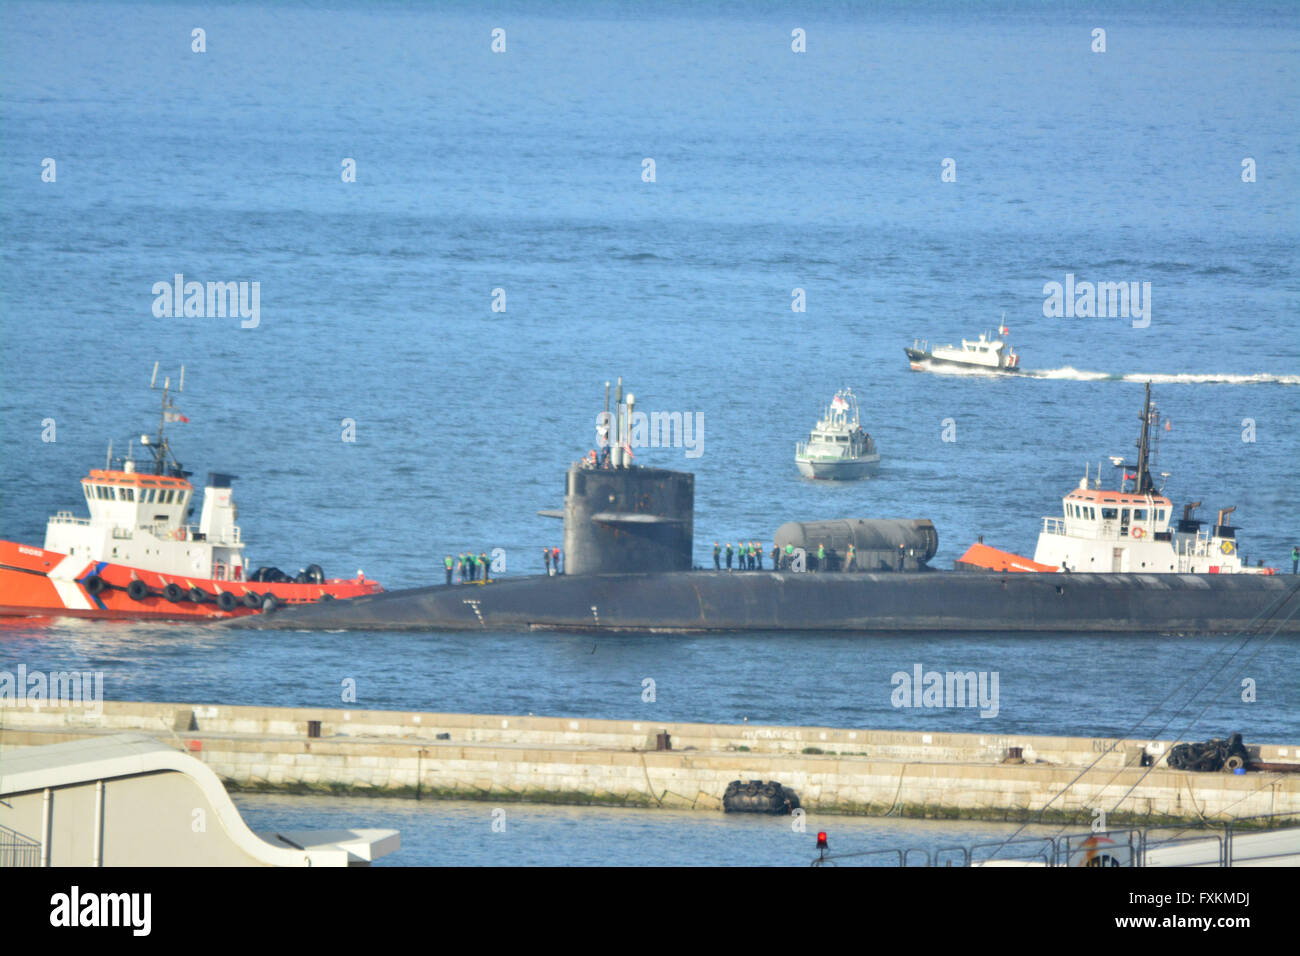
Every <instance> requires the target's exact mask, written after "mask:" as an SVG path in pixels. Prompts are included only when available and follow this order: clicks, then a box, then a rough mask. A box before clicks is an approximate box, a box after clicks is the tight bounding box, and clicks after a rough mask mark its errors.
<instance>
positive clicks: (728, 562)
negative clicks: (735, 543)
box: [727, 541, 731, 571]
mask: <svg viewBox="0 0 1300 956" xmlns="http://www.w3.org/2000/svg"><path fill="white" fill-rule="evenodd" d="M727 570H728V571H730V570H731V542H730V541H728V542H727Z"/></svg>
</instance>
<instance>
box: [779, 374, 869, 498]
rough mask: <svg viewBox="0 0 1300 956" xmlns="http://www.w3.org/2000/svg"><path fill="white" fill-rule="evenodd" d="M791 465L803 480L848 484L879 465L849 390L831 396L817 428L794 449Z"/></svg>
mask: <svg viewBox="0 0 1300 956" xmlns="http://www.w3.org/2000/svg"><path fill="white" fill-rule="evenodd" d="M794 462H795V464H796V465H798V466H799V474H801V475H803V476H804V477H805V478H828V479H834V480H838V481H852V480H853V479H856V478H865V477H867V476H868V475H870V474H872V473H873V472H874V471H875V470H876V467H877V466H878V465H879V464H880V453H879V452H878V451H876V443H875V442H874V441H872V439H871V436H870V435H868V434H867V433H866V432H865V431H863V429H862V425H861V423H860V422H859V420H858V399H857V396H855V395H854V394H853V392H852V391H850V390H849V389H847V388H846V389H842V390H841V391H838V392H836V393H835V398H833V399H832V400H831V403H830V405H829V406H827V408H826V411H825V413H824V414H823V416H822V418H821V420H820V421H818V422H817V427H816V428H814V429H813V430H812V434H810V435H809V436H808V440H807V441H805V442H799V443H798V444H797V445H795V448H794Z"/></svg>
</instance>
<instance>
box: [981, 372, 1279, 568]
mask: <svg viewBox="0 0 1300 956" xmlns="http://www.w3.org/2000/svg"><path fill="white" fill-rule="evenodd" d="M1156 417H1157V416H1156V408H1155V406H1154V405H1153V404H1152V403H1151V383H1150V382H1148V383H1147V387H1146V403H1145V405H1144V406H1143V410H1142V433H1141V435H1140V436H1139V437H1138V440H1137V449H1138V456H1137V464H1136V465H1130V464H1126V463H1125V462H1124V460H1123V458H1112V459H1111V462H1112V463H1113V464H1114V465H1115V467H1116V468H1122V469H1123V472H1122V474H1123V476H1124V477H1123V478H1122V479H1121V481H1120V487H1119V489H1118V490H1110V489H1105V488H1102V487H1101V476H1100V470H1099V474H1098V476H1097V478H1096V479H1091V480H1090V478H1089V476H1088V475H1087V474H1086V473H1085V475H1084V477H1083V478H1081V479H1080V480H1079V486H1078V487H1077V488H1075V489H1073V490H1072V491H1070V492H1069V493H1068V494H1067V495H1066V496H1065V497H1064V498H1063V499H1062V500H1061V503H1062V506H1063V507H1062V511H1063V514H1062V516H1061V517H1059V518H1057V517H1046V518H1044V519H1043V530H1042V532H1041V533H1040V534H1039V535H1038V547H1037V548H1036V549H1035V550H1034V557H1033V560H1030V559H1029V558H1025V557H1022V556H1021V555H1018V554H1011V553H1009V552H1006V551H999V550H998V549H997V548H991V547H989V546H988V545H985V544H974V545H971V547H970V549H969V550H968V551H967V552H966V553H965V554H964V555H962V556H961V558H960V559H959V560H958V562H957V566H958V567H959V568H969V569H975V570H990V571H1083V572H1089V571H1095V572H1107V573H1110V572H1136V573H1140V574H1274V573H1276V572H1275V569H1273V568H1264V567H1257V568H1252V567H1249V566H1248V565H1246V564H1245V563H1243V562H1242V560H1241V556H1240V555H1239V554H1238V552H1237V529H1236V528H1234V527H1232V526H1231V525H1229V524H1228V516H1229V515H1231V514H1232V512H1233V511H1235V510H1236V509H1235V507H1234V508H1223V509H1221V510H1220V511H1219V514H1218V520H1217V521H1216V522H1215V524H1214V525H1213V526H1212V527H1211V528H1209V529H1208V530H1202V528H1201V524H1202V522H1200V521H1198V520H1196V519H1195V518H1193V517H1192V513H1193V512H1194V511H1195V510H1196V509H1197V508H1198V507H1200V504H1201V503H1200V502H1199V501H1197V502H1194V503H1192V504H1189V505H1186V506H1185V507H1184V508H1183V516H1182V518H1181V519H1179V520H1177V521H1175V519H1174V516H1173V508H1174V506H1173V502H1171V501H1170V500H1169V499H1168V498H1166V497H1165V496H1164V494H1162V493H1161V492H1160V491H1158V490H1157V489H1156V487H1155V482H1153V481H1152V480H1151V472H1150V467H1151V465H1152V464H1153V459H1154V454H1155V453H1154V450H1153V447H1152V443H1151V426H1152V424H1153V423H1154V422H1155V421H1156Z"/></svg>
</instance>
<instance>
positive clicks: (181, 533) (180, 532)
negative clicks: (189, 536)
mask: <svg viewBox="0 0 1300 956" xmlns="http://www.w3.org/2000/svg"><path fill="white" fill-rule="evenodd" d="M176 540H177V541H184V540H185V529H184V528H177V529H176Z"/></svg>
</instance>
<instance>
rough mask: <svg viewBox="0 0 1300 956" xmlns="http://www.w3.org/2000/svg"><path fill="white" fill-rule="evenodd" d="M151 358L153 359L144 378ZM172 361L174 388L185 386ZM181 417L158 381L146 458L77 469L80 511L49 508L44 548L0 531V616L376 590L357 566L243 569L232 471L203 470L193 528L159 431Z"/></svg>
mask: <svg viewBox="0 0 1300 956" xmlns="http://www.w3.org/2000/svg"><path fill="white" fill-rule="evenodd" d="M157 375H158V366H157V365H155V366H154V381H151V382H150V387H153V386H154V382H156V380H157ZM184 382H185V370H184V369H183V368H182V369H181V379H180V382H179V383H178V389H177V390H178V391H180V390H181V389H183V388H184ZM177 421H188V419H186V418H185V417H184V416H182V415H181V414H180V412H179V411H177V409H176V407H175V405H174V404H173V402H172V399H171V380H170V379H167V380H165V381H164V383H163V389H162V412H161V415H160V416H159V420H158V435H157V437H156V438H155V439H152V440H151V439H150V438H149V436H148V435H142V436H141V437H140V442H141V444H142V445H144V447H145V448H146V449H147V450H148V451H149V452H150V453H151V456H152V461H146V462H145V463H144V464H145V467H143V468H141V467H139V466H138V463H137V462H136V461H135V460H134V458H132V457H127V458H119V459H117V461H116V464H117V467H116V468H114V467H113V464H114V460H113V457H112V445H111V444H110V445H109V460H108V461H107V462H106V463H105V465H106V467H104V468H102V469H99V468H93V469H91V471H90V474H89V475H88V476H87V477H85V478H83V479H81V489H82V493H83V495H84V496H85V499H86V503H87V505H88V507H89V509H90V517H89V518H78V517H75V516H74V515H73V514H72V512H71V511H60V512H58V513H57V514H56V515H54V517H52V518H50V520H49V523H48V525H47V526H46V531H45V546H44V547H43V548H37V547H33V546H31V545H25V544H18V543H16V542H13V541H3V540H0V615H22V616H42V617H44V616H48V617H67V616H72V617H90V618H155V619H192V618H226V617H237V616H240V615H246V614H257V613H259V612H260V611H262V610H263V609H265V608H269V607H274V606H279V605H282V604H306V603H311V602H313V601H319V600H322V599H330V598H350V597H358V596H360V595H363V594H373V593H376V592H378V591H381V590H383V589H382V588H381V587H380V586H379V584H378V582H376V581H370V580H367V579H366V577H365V576H364V575H363V574H362V573H361V572H360V571H358V572H357V576H356V577H355V578H340V579H328V580H327V579H326V578H325V575H324V574H323V573H322V572H321V569H320V567H319V565H315V564H313V565H311V566H309V567H308V568H307V569H305V570H304V571H302V572H300V573H299V574H298V575H297V576H296V577H290V576H288V575H286V574H284V573H282V572H280V571H279V570H278V569H275V568H258V569H257V570H256V571H255V572H253V573H251V574H250V573H249V571H248V568H249V562H248V557H247V555H246V554H245V553H244V540H243V536H242V534H241V533H240V529H239V526H238V525H236V524H235V519H236V517H237V510H236V508H235V502H234V500H233V499H232V498H231V491H230V482H231V479H232V478H233V477H234V476H233V475H224V474H219V473H217V472H209V474H208V481H207V485H206V486H205V487H204V489H203V511H202V516H201V518H200V520H199V524H198V525H197V526H194V525H190V524H186V518H187V517H188V515H189V514H190V510H191V509H190V501H191V499H192V498H193V495H194V486H193V485H192V484H191V483H190V482H189V475H190V474H191V473H190V472H188V471H184V470H183V469H182V468H181V465H180V462H178V461H177V460H176V458H175V456H173V455H172V452H171V445H170V444H169V443H168V440H167V438H166V435H165V434H164V429H165V426H166V425H167V423H169V422H177Z"/></svg>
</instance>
